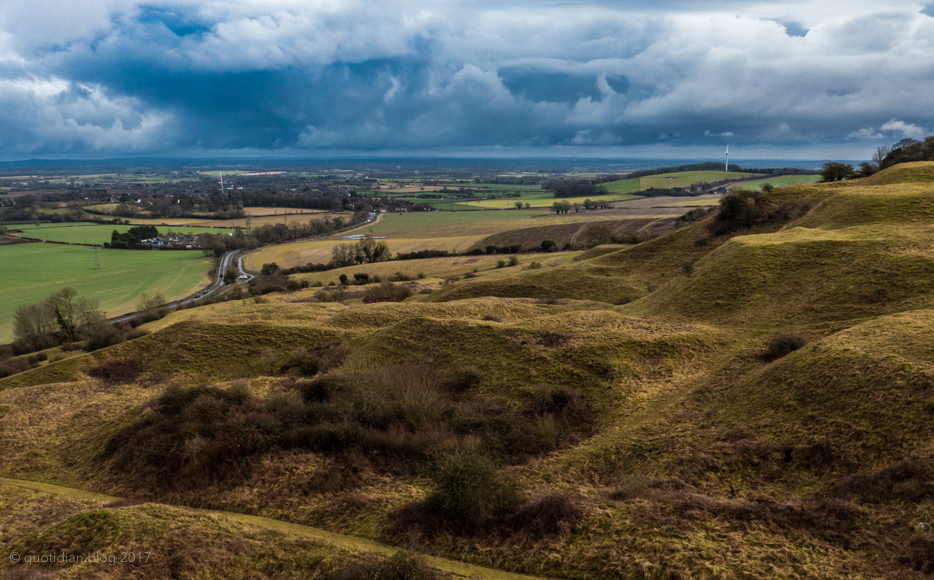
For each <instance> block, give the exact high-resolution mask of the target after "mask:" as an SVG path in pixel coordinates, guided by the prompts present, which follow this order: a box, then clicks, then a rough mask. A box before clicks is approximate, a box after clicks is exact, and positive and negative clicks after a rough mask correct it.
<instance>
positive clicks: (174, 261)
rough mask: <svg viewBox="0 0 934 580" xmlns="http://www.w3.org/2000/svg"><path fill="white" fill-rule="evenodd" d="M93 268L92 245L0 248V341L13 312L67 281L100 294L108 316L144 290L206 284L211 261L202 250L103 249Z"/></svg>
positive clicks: (170, 292) (174, 293)
mask: <svg viewBox="0 0 934 580" xmlns="http://www.w3.org/2000/svg"><path fill="white" fill-rule="evenodd" d="M100 255H101V264H102V266H103V268H102V269H101V270H95V269H94V266H95V263H96V258H95V252H94V250H93V249H92V248H86V247H79V246H61V245H53V244H17V245H14V246H7V247H3V248H0V269H2V271H3V285H2V287H0V342H9V341H10V340H12V335H13V315H14V313H15V312H16V309H17V308H18V307H19V306H21V305H27V304H34V303H36V302H40V301H42V300H44V299H45V298H47V297H48V296H49V295H51V294H52V293H54V292H57V291H59V290H61V289H62V288H64V287H71V288H74V289H75V290H77V291H78V296H80V297H85V298H96V299H97V300H98V301H99V302H100V307H101V309H102V310H104V311H106V312H107V314H108V316H115V315H118V314H121V313H124V312H130V311H132V310H135V305H136V301H137V300H138V299H139V297H140V295H141V294H142V293H143V292H146V293H148V294H150V295H151V294H154V293H157V292H161V293H163V294H164V295H165V296H166V297H167V298H168V299H170V300H172V299H175V298H180V297H182V296H186V295H188V294H190V293H192V292H194V291H195V290H197V288H198V287H199V286H200V285H201V284H202V282H203V279H204V277H205V273H206V272H207V271H208V269H209V268H210V265H211V262H210V260H209V259H206V258H204V257H203V256H202V255H201V252H187V251H172V252H168V251H165V252H158V251H151V252H150V251H133V250H101V251H100Z"/></svg>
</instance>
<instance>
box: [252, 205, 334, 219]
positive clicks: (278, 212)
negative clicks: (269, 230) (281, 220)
mask: <svg viewBox="0 0 934 580" xmlns="http://www.w3.org/2000/svg"><path fill="white" fill-rule="evenodd" d="M243 212H244V213H246V214H248V215H251V216H254V217H255V216H286V215H312V214H320V213H328V212H327V211H325V210H323V209H306V208H300V207H299V208H296V207H245V208H243Z"/></svg>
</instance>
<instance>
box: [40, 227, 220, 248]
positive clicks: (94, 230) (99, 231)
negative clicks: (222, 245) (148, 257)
mask: <svg viewBox="0 0 934 580" xmlns="http://www.w3.org/2000/svg"><path fill="white" fill-rule="evenodd" d="M131 227H133V226H131V225H129V226H124V225H120V226H118V225H103V226H98V225H92V226H72V225H67V226H57V225H56V226H42V227H39V228H34V229H31V230H29V231H27V232H24V233H23V237H24V238H35V239H37V240H46V241H49V242H65V243H68V244H98V245H99V244H103V243H104V242H110V235H111V234H112V233H113V231H114V230H117V231H118V232H120V233H123V232H125V231H127V230H128V229H130V228H131ZM157 229H158V230H159V234H165V233H167V232H169V231H173V232H175V233H176V234H192V235H194V234H215V235H218V236H222V235H226V234H228V233H231V232H232V231H233V230H231V229H230V228H193V227H187V226H174V227H173V226H159V227H158V228H157Z"/></svg>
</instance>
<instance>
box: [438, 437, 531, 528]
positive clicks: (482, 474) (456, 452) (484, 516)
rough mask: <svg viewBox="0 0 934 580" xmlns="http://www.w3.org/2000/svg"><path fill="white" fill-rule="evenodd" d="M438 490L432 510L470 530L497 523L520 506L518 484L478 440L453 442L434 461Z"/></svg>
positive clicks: (439, 452) (442, 449)
mask: <svg viewBox="0 0 934 580" xmlns="http://www.w3.org/2000/svg"><path fill="white" fill-rule="evenodd" d="M432 478H433V480H434V483H435V488H434V491H433V492H432V493H431V495H430V496H428V500H427V505H428V507H429V508H431V509H434V510H435V511H438V512H440V513H441V514H443V515H444V516H446V517H447V518H449V519H452V520H454V521H455V522H457V523H459V524H461V525H463V526H465V527H468V528H472V527H477V526H480V525H483V524H486V523H488V522H490V521H493V520H496V519H498V518H499V517H501V516H502V515H503V513H504V512H506V511H507V510H508V509H509V508H511V507H512V506H513V505H514V504H516V503H517V500H518V486H517V484H516V483H515V481H513V480H511V479H509V478H506V477H504V476H503V475H501V474H500V473H498V471H497V469H496V466H495V465H494V464H493V461H492V460H491V459H490V458H489V457H488V456H487V455H486V454H485V453H484V452H483V451H482V450H481V449H480V446H479V444H477V442H474V441H466V442H463V443H452V444H450V445H447V446H445V447H443V448H441V449H440V450H438V451H437V452H436V453H435V455H434V457H433V458H432Z"/></svg>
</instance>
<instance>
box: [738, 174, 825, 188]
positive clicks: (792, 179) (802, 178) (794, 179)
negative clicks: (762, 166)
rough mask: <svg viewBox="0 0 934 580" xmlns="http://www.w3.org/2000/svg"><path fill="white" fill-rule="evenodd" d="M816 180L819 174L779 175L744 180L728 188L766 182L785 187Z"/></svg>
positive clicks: (755, 186) (749, 186) (747, 186)
mask: <svg viewBox="0 0 934 580" xmlns="http://www.w3.org/2000/svg"><path fill="white" fill-rule="evenodd" d="M818 181H820V175H779V176H777V177H765V178H762V179H757V180H755V181H744V182H743V183H737V184H736V185H734V186H731V187H730V189H759V188H761V187H762V186H763V185H765V184H766V183H770V184H772V186H774V187H785V186H786V185H807V184H809V183H817V182H818Z"/></svg>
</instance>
